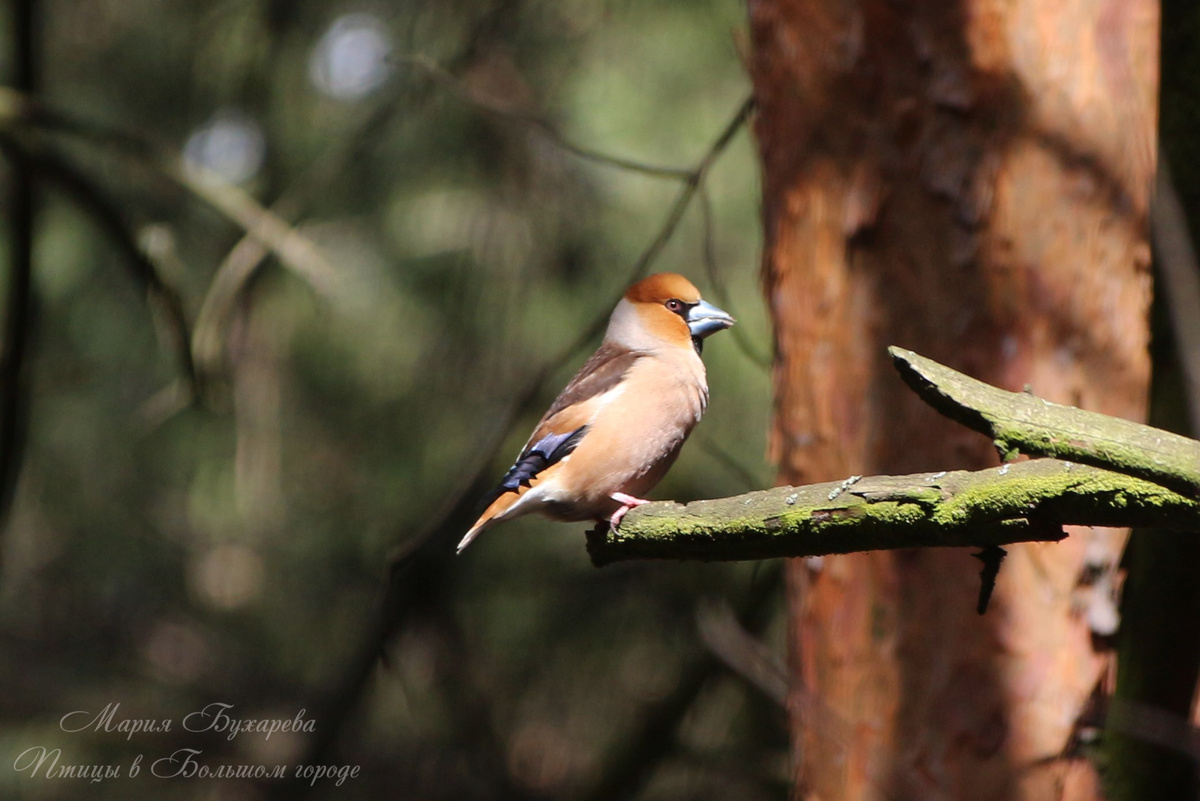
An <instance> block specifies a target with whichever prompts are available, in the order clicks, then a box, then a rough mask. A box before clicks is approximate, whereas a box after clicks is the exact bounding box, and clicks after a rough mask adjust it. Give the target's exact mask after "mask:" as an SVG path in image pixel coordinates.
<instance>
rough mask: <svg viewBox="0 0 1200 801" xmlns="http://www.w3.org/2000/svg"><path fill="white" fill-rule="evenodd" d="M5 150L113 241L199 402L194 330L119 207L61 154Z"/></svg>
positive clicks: (8, 144) (7, 142) (5, 143)
mask: <svg viewBox="0 0 1200 801" xmlns="http://www.w3.org/2000/svg"><path fill="white" fill-rule="evenodd" d="M0 147H3V148H4V149H5V150H6V151H10V152H12V151H15V152H20V153H22V154H23V157H24V158H25V159H26V160H27V161H28V163H29V164H30V165H31V166H32V168H33V169H34V170H35V171H36V172H37V174H38V175H39V176H41V177H43V178H45V179H47V180H48V181H51V182H53V183H55V184H57V185H58V187H59V188H60V189H61V190H62V191H63V193H64V194H66V196H67V197H68V198H69V199H71V200H72V201H74V202H75V203H77V204H78V205H79V206H80V208H82V209H83V210H84V211H85V212H86V213H87V214H88V216H89V217H91V219H92V220H93V221H94V222H95V223H96V224H97V225H98V226H99V227H100V229H101V230H102V231H104V233H106V234H107V235H108V236H109V238H111V239H112V241H113V243H114V244H115V245H116V246H117V248H118V249H119V250H120V252H121V255H122V256H124V263H125V264H126V265H127V266H128V267H129V271H130V274H131V275H132V276H133V278H134V280H135V281H137V283H138V284H139V285H140V286H141V288H142V289H143V290H144V291H145V292H146V293H147V294H148V295H149V297H150V298H151V300H152V301H154V302H155V303H157V304H158V306H159V308H160V309H161V311H162V312H163V317H164V319H165V322H166V324H167V326H168V328H169V337H170V339H171V345H172V347H173V349H174V350H175V355H176V358H177V359H178V361H179V369H180V371H181V372H182V374H183V376H184V381H185V382H186V383H187V386H188V397H189V398H195V397H199V396H200V387H199V380H198V378H197V376H196V371H195V370H194V368H193V365H192V355H191V348H190V346H189V341H190V338H191V336H190V327H189V325H188V321H187V314H186V312H185V311H184V308H183V300H182V299H181V298H180V296H179V293H178V291H176V289H175V288H174V287H172V286H171V285H170V284H169V283H168V282H167V280H166V279H165V278H164V277H163V275H162V274H161V273H160V272H159V270H158V267H157V266H156V265H155V264H154V262H153V261H152V260H151V259H150V258H149V257H147V255H146V253H145V252H144V251H143V249H142V248H141V247H140V246H139V245H138V242H137V239H136V238H135V236H134V234H133V230H132V229H133V226H132V225H131V224H130V223H129V222H128V221H127V220H126V219H125V218H124V216H123V215H122V213H121V211H120V205H119V204H118V203H117V202H116V201H115V200H114V199H113V198H112V197H110V196H108V195H107V194H105V192H104V190H103V189H101V188H100V186H99V185H98V184H96V183H95V182H94V181H92V180H91V179H89V178H88V177H87V176H86V175H85V174H84V173H83V172H82V171H81V170H79V169H77V168H76V167H75V165H73V164H71V163H70V162H69V161H67V160H66V159H64V158H62V157H61V156H59V155H58V154H56V153H53V152H48V151H46V150H44V149H37V150H33V149H30V148H27V147H25V148H23V147H21V146H20V145H18V144H16V143H15V142H13V141H12V140H11V139H9V138H8V137H3V136H0Z"/></svg>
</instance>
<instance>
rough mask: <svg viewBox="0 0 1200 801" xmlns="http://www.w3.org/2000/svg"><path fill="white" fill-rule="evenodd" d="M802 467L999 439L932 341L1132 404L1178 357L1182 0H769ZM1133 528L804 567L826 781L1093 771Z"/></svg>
mask: <svg viewBox="0 0 1200 801" xmlns="http://www.w3.org/2000/svg"><path fill="white" fill-rule="evenodd" d="M749 14H750V23H751V35H752V45H753V50H752V52H751V54H750V57H749V66H750V72H751V77H752V80H753V82H754V85H755V91H756V94H757V98H758V102H759V114H758V119H757V121H756V128H755V132H756V135H757V138H758V143H759V147H760V150H761V156H762V162H763V170H764V178H763V184H764V185H763V215H764V228H765V245H764V254H763V262H764V263H763V269H764V282H765V291H766V296H767V301H768V304H769V306H770V309H771V312H772V315H773V318H774V322H775V337H776V343H777V354H776V360H775V400H776V420H775V427H774V431H773V437H772V451H773V456H774V457H775V458H777V459H778V460H779V463H780V476H779V478H780V481H782V482H788V483H810V482H816V481H822V480H832V479H837V478H843V477H846V476H848V475H850V474H854V473H877V472H917V471H921V470H940V469H948V468H977V467H982V466H986V465H988V464H993V463H995V461H996V456H995V454H994V453H993V452H992V449H991V443H989V442H987V441H985V440H983V439H982V438H981V437H979V436H977V435H975V434H972V433H970V432H967V431H965V430H963V429H961V428H959V427H957V426H955V425H954V424H952V423H950V422H948V421H945V420H942V419H940V418H939V417H938V416H937V414H936V413H935V412H933V411H932V410H930V409H929V408H927V407H926V406H924V404H922V403H921V402H920V401H919V400H917V399H916V398H915V397H914V396H913V395H912V394H911V393H909V392H908V390H907V389H906V388H905V387H904V386H903V385H902V384H901V383H900V381H899V380H897V379H896V377H895V375H894V373H893V372H892V371H891V369H890V367H889V366H888V364H887V359H886V354H885V347H886V346H887V345H889V344H897V345H902V346H904V347H907V348H912V349H914V350H917V351H919V352H921V353H923V354H926V355H928V356H930V357H932V358H934V359H936V360H938V361H942V362H944V363H947V364H950V365H952V366H954V367H956V368H957V369H960V370H963V371H964V372H967V373H969V374H971V375H973V376H975V377H978V378H980V379H982V380H984V381H987V382H989V383H993V384H997V385H999V386H1002V387H1006V388H1009V389H1016V390H1019V389H1021V388H1022V387H1023V386H1025V385H1027V384H1028V385H1030V386H1031V387H1032V390H1033V392H1035V393H1036V394H1037V395H1039V396H1042V397H1045V398H1048V399H1050V400H1054V401H1058V402H1061V403H1068V404H1073V405H1078V406H1082V407H1084V408H1088V409H1093V410H1096V411H1100V412H1104V413H1106V414H1112V415H1117V416H1121V417H1127V418H1132V419H1140V418H1142V417H1143V416H1144V413H1145V404H1146V393H1147V387H1148V381H1149V359H1148V355H1147V340H1148V323H1147V310H1148V306H1149V297H1150V278H1149V273H1148V264H1149V259H1150V251H1149V246H1148V244H1147V236H1148V209H1149V198H1150V190H1151V186H1152V178H1153V171H1154V142H1155V110H1156V97H1157V85H1158V73H1157V63H1158V62H1157V59H1158V11H1157V4H1155V3H1154V2H1152V0H1069V1H1068V2H1057V1H1056V0H1012V1H1011V2H1007V3H996V2H994V1H993V0H959V2H924V3H922V2H917V3H896V2H893V1H892V0H857V2H855V1H854V0H752V2H751V3H750V7H749ZM1123 543H1124V536H1123V533H1121V532H1116V531H1109V530H1082V531H1079V530H1076V531H1072V536H1071V537H1070V538H1069V539H1068V540H1066V541H1064V542H1063V543H1060V544H1046V545H1039V544H1034V545H1021V546H1014V547H1013V548H1012V549H1011V552H1010V556H1009V558H1008V559H1007V561H1006V562H1005V563H1004V568H1003V570H1001V572H1000V578H999V582H998V585H997V589H996V594H995V596H994V598H993V600H992V608H991V610H990V611H989V612H988V614H987V615H986V616H984V617H982V618H979V617H977V616H976V614H975V599H976V593H977V591H978V582H979V578H978V574H979V565H978V563H977V562H975V561H974V560H973V559H972V558H971V555H970V553H969V552H966V551H963V550H942V549H935V550H921V551H913V552H897V553H878V554H869V555H861V554H860V555H851V556H843V557H830V558H826V559H825V560H824V561H823V563H822V564H820V565H819V566H817V565H812V564H807V563H805V562H800V561H797V562H795V563H793V564H792V565H791V566H790V569H789V593H790V610H791V643H790V655H791V665H790V667H791V673H792V684H793V691H792V703H791V711H792V727H793V743H794V750H795V758H796V766H797V780H796V795H797V797H802V798H814V799H815V798H819V799H822V801H835V800H836V799H860V798H890V799H896V798H900V799H904V798H920V799H952V798H953V799H959V798H961V799H972V800H975V799H1008V798H1030V799H1034V798H1036V799H1047V798H1064V799H1087V798H1094V797H1096V796H1097V792H1098V791H1097V789H1096V786H1097V783H1096V777H1095V771H1094V770H1093V769H1092V767H1091V766H1090V764H1089V763H1088V762H1087V761H1086V760H1083V759H1079V758H1076V755H1074V754H1072V753H1071V743H1072V734H1073V732H1074V730H1075V725H1076V721H1077V719H1078V717H1079V715H1080V713H1081V711H1082V709H1083V707H1084V706H1085V704H1086V702H1087V700H1088V698H1089V696H1090V695H1091V694H1092V693H1093V692H1094V691H1095V690H1096V689H1097V687H1098V685H1099V684H1100V683H1101V679H1102V677H1103V676H1104V674H1105V670H1106V668H1107V667H1108V666H1109V658H1108V655H1107V654H1106V653H1105V652H1104V651H1102V650H1097V647H1096V646H1095V645H1094V642H1095V640H1096V638H1095V637H1093V633H1094V631H1105V630H1109V629H1111V626H1112V624H1113V612H1112V606H1111V599H1110V598H1109V597H1108V589H1109V588H1110V587H1111V581H1112V571H1113V570H1114V566H1115V564H1116V563H1117V560H1118V559H1119V556H1120V552H1121V548H1122V546H1123Z"/></svg>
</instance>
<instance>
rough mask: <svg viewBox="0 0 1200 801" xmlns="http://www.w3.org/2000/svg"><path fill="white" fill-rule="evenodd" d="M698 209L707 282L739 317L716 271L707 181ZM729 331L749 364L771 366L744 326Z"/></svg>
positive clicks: (710, 204)
mask: <svg viewBox="0 0 1200 801" xmlns="http://www.w3.org/2000/svg"><path fill="white" fill-rule="evenodd" d="M700 209H701V212H702V214H703V217H704V247H703V253H704V271H705V273H707V274H708V282H709V284H711V285H712V288H713V294H714V295H716V301H717V303H719V304H720V305H721V306H722V307H723V308H724V309H725V310H726V311H728V312H729V313H730V314H732V315H733V316H734V317H740V315H739V314H738V313H737V310H736V309H735V308H734V305H733V299H732V298H731V297H730V296H729V292H728V290H726V289H725V283H724V282H723V281H722V280H721V276H720V274H719V273H718V271H717V253H716V250H717V248H716V242H715V241H714V233H713V231H714V228H715V226H714V223H713V209H712V198H711V197H710V196H709V194H708V184H707V183H703V184H701V185H700ZM729 333H730V334H732V335H733V341H734V343H735V344H736V345H737V346H738V350H740V351H741V352H742V355H743V356H745V357H746V358H747V359H749V360H750V363H751V364H755V365H757V366H759V367H762V368H764V369H765V368H767V367H770V366H771V359H770V358H769V357H767V356H766V355H764V354H763V353H762V352H761V351H759V349H758V348H757V347H755V345H754V343H753V342H751V341H750V338H749V337H748V336H747V335H746V329H745V327H743V326H740V325H735V326H734V327H733V328H731V329H730V330H729Z"/></svg>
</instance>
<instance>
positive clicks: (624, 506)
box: [608, 492, 650, 530]
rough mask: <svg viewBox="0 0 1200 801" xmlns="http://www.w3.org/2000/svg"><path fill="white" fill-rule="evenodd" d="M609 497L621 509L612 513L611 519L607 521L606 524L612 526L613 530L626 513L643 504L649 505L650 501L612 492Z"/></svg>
mask: <svg viewBox="0 0 1200 801" xmlns="http://www.w3.org/2000/svg"><path fill="white" fill-rule="evenodd" d="M609 497H610V498H612V499H613V500H614V501H616V502H617V503H619V504H621V508H620V509H618V510H617V511H615V512H613V513H612V517H610V518H609V519H608V524H609V525H610V526H612V528H613V529H614V530H615V529H616V528H617V526H619V525H621V519H622V518H623V517H625V515H626V513H627V512H628V511H629V510H630V509H632V508H633V507H635V506H642V505H643V504H647V503H650V501H648V500H646V499H645V498H635V497H633V496H632V495H626V494H625V493H623V492H614V493H613V494H612V495H610V496H609Z"/></svg>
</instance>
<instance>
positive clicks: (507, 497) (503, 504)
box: [457, 487, 526, 553]
mask: <svg viewBox="0 0 1200 801" xmlns="http://www.w3.org/2000/svg"><path fill="white" fill-rule="evenodd" d="M525 489H526V488H525V487H522V488H521V492H505V493H502V494H501V495H500V497H498V498H496V500H494V501H492V502H491V504H489V505H488V508H487V509H485V510H484V512H483V514H481V515H480V516H479V519H478V520H476V521H475V525H473V526H471V528H469V529H468V530H467V533H466V534H465V535H464V536H463V538H462V540H460V541H459V543H458V551H457V552H458V553H462V552H463V549H465V548H466V547H467V546H468V545H470V544H471V542H472V541H473V540H474V539H475V538H476V537H478V536H479V535H480V534H482V533H483V532H484V531H487V530H488V529H489V528H491V527H492V526H494V525H496V524H497V523H499V522H500V521H501V520H503V519H505V518H503V517H501V516H502V515H503V514H504V513H505V512H507V511H508V510H509V509H511V508H512V507H513V505H514V504H515V503H516V502H517V501H519V500H521V496H522V495H524V494H525V493H524V490H525Z"/></svg>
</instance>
